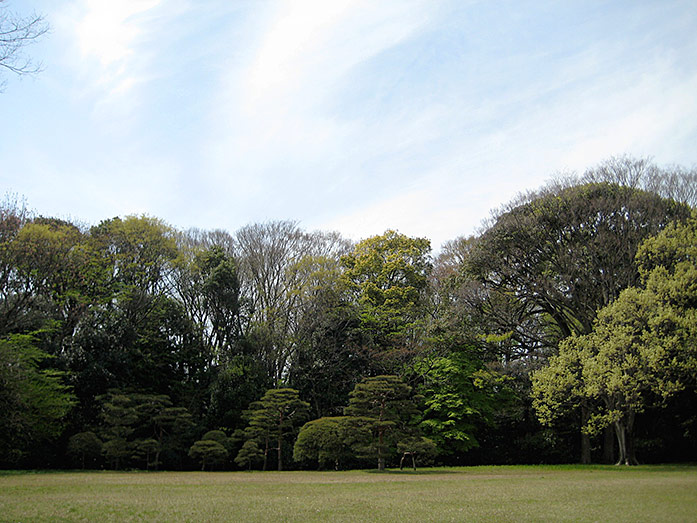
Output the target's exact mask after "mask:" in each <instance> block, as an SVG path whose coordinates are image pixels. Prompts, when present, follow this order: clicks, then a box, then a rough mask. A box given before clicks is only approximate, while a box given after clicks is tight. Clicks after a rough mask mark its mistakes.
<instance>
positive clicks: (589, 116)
mask: <svg viewBox="0 0 697 523" xmlns="http://www.w3.org/2000/svg"><path fill="white" fill-rule="evenodd" d="M4 5H5V6H6V7H7V8H8V9H9V10H12V11H15V12H17V13H20V14H24V15H29V14H31V12H32V11H36V12H37V13H40V14H42V15H44V17H45V18H46V20H47V21H48V22H49V23H50V25H51V32H50V34H49V35H47V36H46V37H44V38H43V39H42V40H41V41H40V42H39V43H37V44H36V45H34V46H32V47H31V48H29V49H28V51H29V53H30V54H31V56H32V57H33V58H36V59H38V60H39V61H41V62H42V63H43V67H44V70H43V72H42V73H40V74H39V75H37V76H35V77H24V78H21V79H20V78H15V77H10V76H7V75H5V80H6V82H7V83H6V86H5V89H4V92H2V93H0V118H1V120H0V121H1V123H2V125H1V126H0V155H1V156H2V162H1V163H0V188H1V189H2V190H3V192H4V193H16V194H18V195H20V196H23V197H25V198H26V200H27V202H28V205H29V207H31V208H33V209H35V210H36V211H38V212H39V213H41V214H44V215H51V216H59V217H63V218H72V219H75V220H79V221H81V222H84V223H87V224H94V223H98V222H99V221H100V220H102V219H106V218H111V217H114V216H117V215H118V216H124V215H128V214H148V215H151V216H156V217H159V218H162V219H163V220H165V221H166V222H168V223H170V224H172V225H173V226H175V227H177V228H180V229H186V228H189V227H199V228H203V229H212V228H222V229H226V230H228V231H230V232H234V231H236V230H237V229H238V228H240V227H241V226H243V225H246V224H248V223H252V222H262V221H267V220H276V219H293V220H297V221H299V222H300V225H301V227H303V228H305V229H308V230H314V229H322V230H338V231H340V232H341V233H343V234H344V235H345V236H347V237H349V238H353V239H355V240H358V239H360V238H364V237H367V236H370V235H374V234H380V233H382V232H384V231H385V230H386V229H388V228H392V229H397V230H399V231H400V232H403V233H405V234H408V235H410V236H425V237H428V238H429V239H431V240H432V243H433V246H434V248H436V249H437V248H438V247H439V246H440V245H441V244H442V243H443V242H444V241H446V240H449V239H453V238H455V237H457V236H460V235H467V234H471V233H472V232H474V231H475V230H476V229H477V227H478V225H479V224H480V222H481V221H482V219H484V218H486V217H487V216H488V214H489V211H490V209H492V208H494V207H497V206H498V205H500V204H502V203H505V202H506V201H508V200H509V199H510V198H511V197H513V196H514V195H515V194H516V193H518V192H520V191H522V190H525V189H533V188H536V187H537V186H539V185H540V184H542V183H543V182H544V181H545V180H546V179H548V178H549V177H550V176H552V175H554V174H555V173H558V172H563V171H569V170H575V171H582V170H583V169H585V168H586V167H591V166H593V165H596V164H597V163H599V162H600V161H602V160H603V159H606V158H608V157H610V156H612V155H622V154H630V155H633V156H636V157H652V158H653V159H654V161H655V162H656V163H658V164H660V165H666V164H676V163H677V164H681V165H683V166H686V167H692V166H694V165H695V164H697V4H695V2H694V0H686V1H671V0H653V1H641V0H629V1H621V0H616V1H604V0H603V1H593V0H585V1H571V0H570V1H543V0H539V1H525V0H512V1H494V0H492V1H488V0H481V1H477V0H366V1H363V0H307V1H305V0H289V1H280V0H279V1H275V0H119V1H113V0H61V1H56V0H6V1H5V3H4Z"/></svg>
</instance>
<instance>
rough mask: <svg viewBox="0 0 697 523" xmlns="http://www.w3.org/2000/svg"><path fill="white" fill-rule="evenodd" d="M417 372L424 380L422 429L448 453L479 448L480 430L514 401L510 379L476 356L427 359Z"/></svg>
mask: <svg viewBox="0 0 697 523" xmlns="http://www.w3.org/2000/svg"><path fill="white" fill-rule="evenodd" d="M415 371H416V372H417V373H419V374H421V375H422V376H423V379H424V384H423V385H422V386H421V387H420V389H419V390H420V393H421V394H422V395H423V397H424V400H423V403H424V406H425V409H424V413H423V421H422V422H421V428H422V430H423V431H424V433H425V434H426V435H427V436H428V437H429V438H431V440H433V441H434V442H435V443H436V444H437V445H438V447H439V448H440V449H441V451H443V452H446V453H452V452H465V451H467V450H469V449H471V448H473V447H476V446H478V445H479V443H478V441H477V439H476V437H475V432H476V430H477V428H478V427H479V426H481V425H484V424H488V423H490V422H491V417H492V415H493V413H494V412H495V410H496V409H497V408H498V407H499V406H500V405H502V404H504V403H505V402H506V401H507V400H508V399H510V394H511V392H510V390H509V389H508V387H507V385H506V381H507V380H506V378H505V377H504V376H501V375H499V374H497V373H495V372H493V371H490V370H487V369H485V368H484V367H483V365H482V363H481V361H480V360H479V359H478V358H477V357H476V355H474V354H473V353H467V352H464V351H459V352H452V353H450V354H448V355H447V356H436V357H433V358H427V359H424V360H421V361H420V362H418V363H417V364H416V365H415Z"/></svg>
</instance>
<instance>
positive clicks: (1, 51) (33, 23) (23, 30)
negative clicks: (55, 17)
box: [0, 0, 48, 91]
mask: <svg viewBox="0 0 697 523" xmlns="http://www.w3.org/2000/svg"><path fill="white" fill-rule="evenodd" d="M47 31H48V25H47V24H46V23H45V21H44V19H43V17H41V16H38V15H36V14H34V15H32V16H29V17H26V18H21V17H18V16H17V15H16V14H14V13H12V12H11V11H8V10H7V7H6V6H4V5H2V0H0V68H2V70H5V71H9V72H11V73H14V74H17V75H20V76H21V75H26V74H34V73H37V72H39V71H40V70H41V65H40V64H35V63H33V62H32V60H31V58H29V57H28V56H26V55H25V54H24V48H25V47H26V46H27V45H30V44H32V43H33V42H35V41H36V40H37V39H38V38H40V37H41V36H43V35H44V34H46V32H47ZM4 86H5V83H4V82H2V81H0V91H2V89H3V88H4Z"/></svg>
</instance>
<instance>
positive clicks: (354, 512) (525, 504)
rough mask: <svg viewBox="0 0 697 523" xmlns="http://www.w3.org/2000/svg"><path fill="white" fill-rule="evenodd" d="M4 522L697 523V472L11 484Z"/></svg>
mask: <svg viewBox="0 0 697 523" xmlns="http://www.w3.org/2000/svg"><path fill="white" fill-rule="evenodd" d="M0 521H302V522H306V521H331V522H333V523H335V522H340V521H697V466H687V465H685V466H642V467H635V468H620V467H610V466H588V467H580V466H531V467H471V468H437V469H424V470H420V471H418V472H411V471H410V472H404V473H400V472H399V471H390V472H387V473H377V472H374V471H349V472H264V473H262V472H251V473H248V472H150V473H146V472H131V473H126V472H123V473H119V472H75V473H64V472H52V473H48V472H41V473H15V472H6V473H0Z"/></svg>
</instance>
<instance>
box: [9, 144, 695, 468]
mask: <svg viewBox="0 0 697 523" xmlns="http://www.w3.org/2000/svg"><path fill="white" fill-rule="evenodd" d="M696 203H697V172H695V170H694V169H693V170H687V169H684V168H682V167H679V166H673V167H668V168H659V167H657V166H655V165H653V164H652V163H651V162H649V161H647V160H636V159H632V158H627V157H623V158H614V159H611V160H608V161H606V162H604V163H602V164H601V165H599V166H596V167H594V168H592V169H589V170H588V171H587V172H586V173H584V174H583V175H581V176H565V177H557V178H555V179H554V180H553V181H551V182H550V183H548V184H547V185H546V186H544V187H543V188H541V189H539V190H537V191H534V192H529V193H526V194H523V195H520V196H519V197H518V198H516V199H515V200H514V201H512V202H510V203H509V204H507V205H505V206H504V207H502V208H501V209H498V210H496V211H495V212H494V213H492V216H491V218H490V219H489V220H487V221H486V222H484V224H483V226H482V228H481V230H480V232H479V233H478V234H477V235H475V236H472V237H467V238H465V237H462V238H458V239H455V240H453V241H451V242H448V243H447V244H446V245H444V246H443V248H442V250H441V252H440V253H438V254H437V255H434V254H433V253H432V250H431V245H430V242H429V241H428V240H427V239H425V238H411V237H408V236H406V235H404V234H401V233H399V232H397V231H392V230H388V231H386V232H385V233H384V234H381V235H376V236H373V237H370V238H366V239H363V240H361V241H359V242H356V243H354V242H351V241H349V240H347V239H345V238H342V237H341V235H339V234H337V233H332V232H323V231H315V232H308V231H305V230H303V229H302V228H301V227H300V226H299V225H298V224H297V223H295V222H292V221H275V222H268V223H261V224H251V225H248V226H245V227H243V228H241V229H240V230H238V231H236V232H235V233H234V234H231V233H229V232H226V231H222V230H213V231H201V230H195V229H193V230H177V229H175V228H173V227H171V226H169V225H167V224H166V223H164V222H163V221H161V220H159V219H157V218H153V217H149V216H128V217H117V218H112V219H107V220H104V221H102V222H101V223H99V224H97V225H94V226H85V225H82V224H79V223H76V222H71V221H69V220H63V219H58V218H51V217H44V216H41V215H37V214H36V213H33V212H30V211H28V210H27V209H26V207H25V206H24V205H23V204H22V202H21V201H18V200H17V199H12V198H9V197H8V198H6V200H5V202H4V203H3V204H2V207H1V208H0V408H2V410H3V411H4V413H5V416H4V417H3V419H2V420H1V421H0V461H1V462H2V463H0V465H2V466H4V467H83V468H84V467H107V468H115V469H119V468H126V467H128V468H143V469H157V468H167V469H189V468H193V467H201V468H204V469H208V468H214V467H215V468H220V469H229V468H243V469H245V468H263V469H267V468H277V469H279V470H280V469H283V468H287V467H317V466H320V467H329V468H331V467H333V468H340V467H353V466H377V468H379V469H382V468H384V467H386V466H391V465H397V464H401V465H404V463H406V464H407V465H409V466H416V463H417V462H422V463H424V462H436V463H445V464H480V463H536V462H552V463H553V462H569V461H579V460H580V461H582V462H591V461H600V462H615V461H620V462H622V463H627V464H632V463H636V462H637V461H638V460H639V459H642V460H649V461H658V460H660V461H666V460H689V459H694V458H695V449H697V445H696V444H695V443H697V441H696V439H695V438H696V436H695V434H697V425H696V423H697V419H696V418H695V416H694V412H695V407H697V402H696V399H697V398H696V396H695V391H696V390H697V389H696V388H695V386H696V384H695V378H694V376H695V375H696V373H695V370H697V357H696V356H697V355H696V354H695V348H694V347H695V346H696V345H695V336H696V334H697V312H696V310H697V308H696V306H697V294H696V293H695V292H696V291H695V289H697V261H696V260H697V252H696V251H695V249H696V248H697V247H696V246H697V217H696V215H695V211H694V207H695V204H696Z"/></svg>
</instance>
